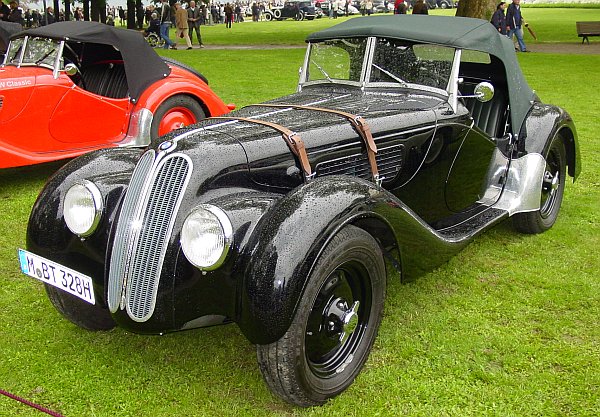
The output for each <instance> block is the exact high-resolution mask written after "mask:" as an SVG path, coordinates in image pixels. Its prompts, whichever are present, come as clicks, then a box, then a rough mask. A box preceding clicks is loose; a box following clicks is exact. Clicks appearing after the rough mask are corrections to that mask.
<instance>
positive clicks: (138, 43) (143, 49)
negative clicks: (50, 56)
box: [11, 21, 171, 99]
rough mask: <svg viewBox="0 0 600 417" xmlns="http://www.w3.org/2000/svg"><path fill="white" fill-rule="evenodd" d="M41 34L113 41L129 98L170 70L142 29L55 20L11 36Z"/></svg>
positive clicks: (81, 39)
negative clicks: (121, 65) (120, 61)
mask: <svg viewBox="0 0 600 417" xmlns="http://www.w3.org/2000/svg"><path fill="white" fill-rule="evenodd" d="M25 36H40V37H45V38H50V39H57V40H67V41H76V42H84V43H99V44H105V45H112V46H114V47H115V48H117V49H118V50H119V51H120V52H121V56H122V57H123V62H124V65H125V74H126V76H127V84H128V86H129V94H130V96H131V98H132V99H137V98H139V96H140V95H141V94H142V93H143V92H144V90H145V89H146V88H147V87H148V86H149V85H151V84H152V83H154V82H156V81H158V80H160V79H162V78H165V77H166V76H167V75H169V73H170V72H171V69H170V68H169V66H168V65H167V64H166V63H165V62H164V61H163V59H162V58H161V57H160V56H158V55H157V54H156V52H154V50H153V49H152V48H151V47H150V45H148V43H147V42H146V40H145V39H144V37H143V36H142V33H141V32H138V31H135V30H128V29H120V28H115V27H113V26H108V25H105V24H104V23H99V22H85V21H79V22H77V21H69V22H56V23H53V24H51V25H47V26H42V27H39V28H34V29H28V30H25V31H23V32H21V33H19V34H16V35H13V36H12V37H11V39H16V38H22V37H25Z"/></svg>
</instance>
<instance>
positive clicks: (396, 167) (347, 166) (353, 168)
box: [316, 144, 404, 181]
mask: <svg viewBox="0 0 600 417" xmlns="http://www.w3.org/2000/svg"><path fill="white" fill-rule="evenodd" d="M375 160H376V161H377V169H378V170H379V175H380V176H381V177H383V178H384V181H386V180H387V181H391V180H392V179H394V177H396V175H398V173H399V172H400V169H401V168H402V164H403V162H404V146H403V145H400V144H398V145H392V146H387V147H381V148H378V150H377V155H376V156H375ZM316 170H317V175H318V176H324V175H352V176H356V177H360V178H364V179H366V180H369V179H371V167H370V166H369V161H368V159H367V156H366V155H365V154H364V153H357V154H353V155H348V156H344V157H341V158H336V159H330V160H329V161H325V162H321V163H318V164H317V166H316Z"/></svg>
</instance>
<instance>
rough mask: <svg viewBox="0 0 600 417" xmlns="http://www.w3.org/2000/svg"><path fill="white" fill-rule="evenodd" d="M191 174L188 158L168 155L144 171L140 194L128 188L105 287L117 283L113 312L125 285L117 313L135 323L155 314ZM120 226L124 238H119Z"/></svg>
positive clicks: (121, 236)
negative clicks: (167, 254)
mask: <svg viewBox="0 0 600 417" xmlns="http://www.w3.org/2000/svg"><path fill="white" fill-rule="evenodd" d="M141 164H142V161H140V163H139V164H138V166H139V165H141ZM136 170H137V168H136ZM191 170H192V164H191V161H190V160H189V158H187V157H185V156H184V155H180V154H174V155H169V156H166V157H165V158H164V159H162V160H160V162H158V163H156V162H154V163H153V165H152V169H151V170H146V180H144V181H141V182H142V184H143V186H142V189H140V188H137V189H136V188H132V187H131V186H130V188H129V189H128V191H127V195H126V197H125V201H124V204H123V210H122V214H121V217H120V219H119V225H118V226H117V234H116V237H115V240H116V242H115V246H114V247H113V252H112V256H111V269H110V275H109V288H111V286H114V287H115V288H116V287H118V285H119V284H120V287H119V288H121V293H120V296H119V297H118V299H119V302H118V303H117V305H116V307H115V306H114V305H111V306H112V307H114V308H115V311H116V309H118V307H119V305H120V299H121V296H122V288H123V286H125V294H124V297H125V306H123V305H121V308H123V307H125V308H126V309H127V313H128V314H129V316H130V317H131V318H132V319H133V320H135V321H139V322H143V321H146V320H148V319H149V318H150V317H151V316H152V314H153V312H154V308H155V305H156V297H157V292H158V285H159V280H160V274H161V269H162V264H163V261H164V256H165V252H166V249H167V243H168V241H169V238H170V235H171V232H172V227H173V222H174V220H175V214H176V212H177V208H178V207H179V204H180V203H181V199H182V197H183V193H184V191H185V188H186V186H187V182H188V180H189V177H190V175H191ZM141 171H142V170H141V169H140V172H141ZM132 184H133V179H132ZM130 195H131V197H130ZM128 199H130V200H131V201H128ZM126 203H129V204H130V206H127V207H126ZM122 224H123V226H122V229H123V232H125V233H123V234H119V228H121V225H122ZM117 241H118V242H117ZM113 269H114V271H113ZM113 272H114V273H113ZM113 284H114V285H113ZM109 298H110V297H109ZM111 311H112V310H111Z"/></svg>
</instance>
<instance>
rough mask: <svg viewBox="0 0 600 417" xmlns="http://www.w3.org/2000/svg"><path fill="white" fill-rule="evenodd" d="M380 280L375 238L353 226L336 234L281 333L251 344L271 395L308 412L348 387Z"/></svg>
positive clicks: (376, 319) (378, 308)
mask: <svg viewBox="0 0 600 417" xmlns="http://www.w3.org/2000/svg"><path fill="white" fill-rule="evenodd" d="M385 280H386V271H385V263H384V261H383V256H382V254H381V250H380V248H379V246H378V244H377V242H376V241H375V239H373V237H372V236H371V235H370V234H368V233H367V232H365V231H364V230H362V229H359V228H357V227H354V226H346V227H345V228H344V229H342V230H341V231H340V232H339V233H338V234H337V235H336V236H335V237H334V238H333V239H332V240H331V241H330V243H329V244H328V245H327V247H326V248H325V250H324V251H323V253H322V254H321V256H320V257H319V260H318V261H317V264H316V266H315V268H314V270H313V272H312V273H311V275H310V277H309V279H308V283H307V285H306V289H305V292H304V294H303V296H302V298H301V300H300V302H299V306H298V309H297V311H296V315H295V317H294V320H293V322H292V324H291V326H290V328H289V329H288V331H287V332H286V334H285V335H284V336H283V337H282V338H281V339H279V340H278V341H277V342H274V343H271V344H269V345H262V346H261V345H259V346H257V354H258V364H259V367H260V370H261V372H262V374H263V377H264V379H265V381H266V383H267V385H268V386H269V388H270V389H271V391H273V392H274V393H275V394H276V395H278V396H279V397H281V398H282V399H284V400H285V401H287V402H289V403H292V404H295V405H298V406H301V407H307V406H313V405H319V404H323V403H325V402H326V401H327V400H328V399H329V398H332V397H334V396H336V395H338V394H340V393H341V392H342V391H344V390H345V389H346V388H348V387H349V386H350V384H352V382H353V381H354V379H355V378H356V376H357V375H358V373H359V372H360V370H361V369H362V367H363V365H364V363H365V361H366V360H367V358H368V355H369V352H370V350H371V346H372V345H373V341H374V340H375V337H376V335H377V330H378V328H379V324H380V322H381V316H382V313H383V303H384V298H385V285H386V282H385Z"/></svg>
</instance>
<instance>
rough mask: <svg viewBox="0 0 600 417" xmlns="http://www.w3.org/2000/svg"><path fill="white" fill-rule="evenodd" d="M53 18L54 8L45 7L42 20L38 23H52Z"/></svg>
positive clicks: (43, 24) (44, 24)
mask: <svg viewBox="0 0 600 417" xmlns="http://www.w3.org/2000/svg"><path fill="white" fill-rule="evenodd" d="M55 20H56V19H55V18H54V9H53V8H52V7H48V8H47V9H46V12H45V13H44V16H42V21H41V23H40V25H42V26H46V25H51V24H52V23H54V22H55Z"/></svg>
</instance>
